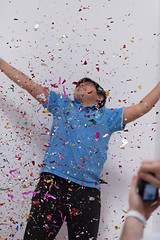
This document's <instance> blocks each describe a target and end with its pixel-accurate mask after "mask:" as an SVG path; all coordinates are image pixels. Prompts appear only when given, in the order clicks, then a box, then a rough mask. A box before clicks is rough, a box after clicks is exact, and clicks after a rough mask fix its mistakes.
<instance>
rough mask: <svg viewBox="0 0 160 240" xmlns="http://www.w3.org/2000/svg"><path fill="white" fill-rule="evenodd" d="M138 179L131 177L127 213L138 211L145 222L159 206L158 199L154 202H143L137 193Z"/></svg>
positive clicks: (159, 199)
mask: <svg viewBox="0 0 160 240" xmlns="http://www.w3.org/2000/svg"><path fill="white" fill-rule="evenodd" d="M137 184H138V177H137V176H133V178H132V183H131V189H130V193H129V211H132V210H134V211H138V212H139V213H141V214H142V215H143V216H144V217H145V218H146V220H148V218H149V217H150V215H151V213H152V212H153V211H154V210H155V209H156V208H157V207H158V206H160V197H159V198H158V200H157V201H156V202H153V201H143V200H142V198H141V197H140V195H139V194H138V193H137Z"/></svg>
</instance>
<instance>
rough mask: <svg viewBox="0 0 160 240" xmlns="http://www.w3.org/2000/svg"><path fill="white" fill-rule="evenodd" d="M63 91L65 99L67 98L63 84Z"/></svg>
mask: <svg viewBox="0 0 160 240" xmlns="http://www.w3.org/2000/svg"><path fill="white" fill-rule="evenodd" d="M63 92H64V96H65V100H66V99H67V95H66V91H65V86H63Z"/></svg>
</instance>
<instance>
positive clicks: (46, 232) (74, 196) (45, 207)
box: [24, 173, 101, 240]
mask: <svg viewBox="0 0 160 240" xmlns="http://www.w3.org/2000/svg"><path fill="white" fill-rule="evenodd" d="M35 191H36V194H34V196H33V198H32V207H31V211H30V215H29V219H28V223H27V227H26V231H25V235H24V240H36V239H37V240H41V239H43V240H45V239H47V240H48V239H54V238H55V237H56V235H57V233H58V232H59V230H60V228H61V226H62V224H63V222H64V221H67V227H68V237H69V238H68V239H70V240H76V239H78V240H80V239H83V240H95V239H96V238H97V233H98V226H99V218H100V206H101V203H100V191H99V190H98V189H96V188H89V187H84V186H81V185H79V184H76V183H73V182H71V181H68V180H65V179H63V178H60V177H58V176H55V175H53V174H49V173H42V174H41V176H40V181H39V183H38V185H37V188H36V190H35Z"/></svg>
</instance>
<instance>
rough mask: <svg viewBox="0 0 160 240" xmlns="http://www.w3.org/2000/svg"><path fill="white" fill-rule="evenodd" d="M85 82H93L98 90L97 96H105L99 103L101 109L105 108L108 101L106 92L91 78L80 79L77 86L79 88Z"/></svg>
mask: <svg viewBox="0 0 160 240" xmlns="http://www.w3.org/2000/svg"><path fill="white" fill-rule="evenodd" d="M83 82H91V83H93V84H94V85H95V87H96V90H97V94H98V95H101V96H103V100H102V101H100V102H98V104H99V107H100V108H102V107H104V105H105V103H106V99H107V96H106V92H105V90H104V89H103V88H102V87H101V86H100V85H99V84H98V83H97V82H95V81H93V80H92V79H90V78H82V79H80V80H79V81H78V84H77V86H78V85H79V84H81V83H83Z"/></svg>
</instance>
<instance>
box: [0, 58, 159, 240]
mask: <svg viewBox="0 0 160 240" xmlns="http://www.w3.org/2000/svg"><path fill="white" fill-rule="evenodd" d="M0 69H1V70H2V72H4V73H5V74H6V75H7V76H8V77H9V78H10V79H11V80H12V81H13V82H15V83H16V84H18V85H19V86H20V87H22V88H24V89H26V90H27V91H28V92H29V93H30V94H31V95H32V96H33V97H34V98H35V99H37V100H38V101H39V102H41V103H42V104H44V105H45V106H47V109H48V110H49V111H50V112H51V113H52V114H53V124H52V128H51V132H50V140H49V144H48V148H47V151H46V154H45V157H44V162H43V167H42V169H41V174H40V181H39V183H38V185H37V188H36V190H35V191H36V194H34V196H33V198H32V207H31V211H30V215H29V219H28V223H27V227H26V231H25V235H24V239H25V240H26V239H54V238H55V236H56V235H57V233H58V232H59V230H60V228H61V226H62V224H63V222H64V221H67V226H68V235H69V239H71V240H72V239H85V240H87V239H88V240H89V239H90V240H91V239H96V237H97V233H98V226H99V218H100V191H99V188H100V183H99V181H100V174H101V171H102V168H103V165H104V162H105V161H106V158H107V149H108V142H109V139H110V136H111V134H112V133H113V132H115V131H118V130H123V129H124V126H125V125H126V124H127V123H129V122H131V121H133V120H135V119H137V118H139V117H141V116H142V115H143V114H145V113H147V112H149V111H150V110H151V109H152V107H153V106H154V105H155V104H156V102H157V101H158V100H159V97H160V82H159V83H158V84H157V86H156V87H155V88H154V89H153V90H152V91H151V92H150V93H149V94H148V95H147V96H146V97H144V98H143V99H142V101H140V102H139V103H138V104H136V105H133V106H130V107H126V108H125V109H124V108H119V109H106V108H105V107H104V105H105V101H106V93H105V91H104V90H103V88H101V87H100V86H99V84H97V83H96V82H95V81H93V80H91V79H89V78H84V79H81V80H80V81H79V82H77V83H76V85H77V86H76V88H75V92H74V97H75V99H74V101H72V100H70V99H69V98H68V97H67V96H66V95H61V94H60V95H58V94H56V93H55V92H53V91H49V90H48V88H45V87H43V86H41V85H39V84H37V83H35V82H33V81H32V79H30V78H29V77H28V76H26V75H25V74H24V73H22V72H20V71H18V70H17V69H15V68H14V67H12V66H10V65H9V64H8V63H7V62H5V61H4V60H3V59H1V58H0Z"/></svg>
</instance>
